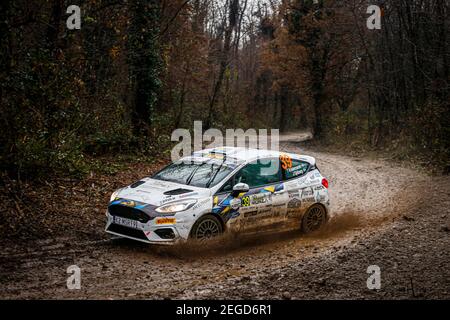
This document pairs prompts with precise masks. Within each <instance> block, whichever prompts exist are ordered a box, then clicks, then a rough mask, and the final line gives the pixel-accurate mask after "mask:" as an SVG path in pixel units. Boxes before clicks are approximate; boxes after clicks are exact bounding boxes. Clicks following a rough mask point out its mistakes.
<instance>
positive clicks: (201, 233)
mask: <svg viewBox="0 0 450 320" xmlns="http://www.w3.org/2000/svg"><path fill="white" fill-rule="evenodd" d="M222 231H223V229H222V224H221V223H220V221H219V219H217V218H216V217H214V216H211V215H206V216H203V217H201V218H200V219H198V220H197V221H196V222H195V224H194V226H193V227H192V231H191V237H192V238H194V239H199V240H208V239H211V238H214V237H217V236H218V235H220V234H221V233H222Z"/></svg>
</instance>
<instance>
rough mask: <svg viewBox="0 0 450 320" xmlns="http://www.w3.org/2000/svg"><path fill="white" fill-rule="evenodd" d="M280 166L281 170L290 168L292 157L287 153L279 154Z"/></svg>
mask: <svg viewBox="0 0 450 320" xmlns="http://www.w3.org/2000/svg"><path fill="white" fill-rule="evenodd" d="M280 160H281V167H282V168H283V170H286V169H290V168H292V158H291V157H290V156H288V155H287V154H282V155H280Z"/></svg>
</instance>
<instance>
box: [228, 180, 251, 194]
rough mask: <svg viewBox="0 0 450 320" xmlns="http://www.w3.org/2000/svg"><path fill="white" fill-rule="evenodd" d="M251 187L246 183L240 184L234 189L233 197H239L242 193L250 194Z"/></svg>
mask: <svg viewBox="0 0 450 320" xmlns="http://www.w3.org/2000/svg"><path fill="white" fill-rule="evenodd" d="M248 190H250V187H249V186H248V184H246V183H238V184H236V185H235V186H234V187H233V193H232V195H233V197H237V196H238V195H239V194H240V193H242V192H248Z"/></svg>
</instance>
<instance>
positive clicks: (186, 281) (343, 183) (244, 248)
mask: <svg viewBox="0 0 450 320" xmlns="http://www.w3.org/2000/svg"><path fill="white" fill-rule="evenodd" d="M282 148H283V149H284V150H285V151H292V152H296V153H302V152H303V149H301V148H299V147H298V146H297V145H295V144H283V146H282ZM305 153H307V154H309V155H312V156H315V157H316V159H317V163H318V166H319V169H320V170H321V171H322V173H323V174H324V175H325V176H326V177H327V178H328V179H329V180H330V194H331V210H332V218H331V220H330V223H329V224H328V225H327V227H326V228H325V229H324V230H323V231H321V232H320V233H318V234H314V235H310V236H307V237H306V236H301V235H300V234H299V232H298V231H283V232H273V233H270V234H264V235H256V236H255V235H253V236H237V237H234V236H233V235H229V236H225V237H224V238H222V239H221V240H220V241H219V243H217V244H216V243H213V244H210V245H208V246H206V247H205V246H203V247H199V246H198V245H193V244H189V243H188V244H181V245H177V246H173V247H154V246H148V245H145V244H140V243H136V242H133V241H128V240H108V239H107V238H105V240H99V241H91V242H84V243H79V242H77V241H76V239H65V240H61V239H60V240H58V239H56V240H55V241H49V243H48V244H46V246H44V247H41V248H39V247H37V248H30V249H29V250H25V251H24V250H23V249H20V246H18V247H17V248H15V249H11V250H6V251H4V252H3V253H2V254H0V259H1V262H0V285H1V287H2V290H1V292H0V297H1V298H181V299H183V298H209V297H214V296H215V295H216V294H217V293H218V292H229V291H230V290H231V291H232V290H233V288H235V287H236V285H237V284H239V283H245V284H247V286H248V287H258V286H259V285H260V284H259V281H260V280H261V279H264V277H267V276H268V275H274V274H277V272H279V271H280V270H284V268H289V267H290V266H292V265H298V264H302V263H303V262H304V261H307V260H308V259H312V258H317V257H327V256H336V255H339V253H340V252H341V251H342V250H344V249H348V248H351V247H354V246H355V245H356V244H357V243H358V242H360V241H361V240H364V239H366V238H368V237H372V236H373V235H375V234H377V235H379V234H382V233H383V232H384V231H385V230H386V229H387V228H389V226H390V224H391V222H392V221H393V219H395V218H396V217H398V216H401V215H403V214H406V213H407V212H410V210H411V208H412V207H414V206H415V204H416V203H417V201H419V200H420V197H417V194H418V193H417V190H420V189H422V188H426V186H427V185H429V184H430V183H431V179H430V178H429V177H427V176H425V175H421V174H419V173H417V172H415V171H413V170H410V169H405V168H401V167H398V166H395V165H393V164H391V163H389V162H388V161H381V160H370V159H356V158H350V157H346V156H340V155H334V154H328V153H323V152H308V151H307V150H305ZM17 250H18V252H17ZM72 264H76V265H78V266H79V267H80V268H81V269H82V289H81V290H75V291H69V290H67V289H66V279H67V276H68V275H67V274H66V268H67V267H68V266H69V265H72ZM313 281H315V280H314V279H313ZM272 295H273V293H270V292H268V293H267V298H270V297H271V296H272Z"/></svg>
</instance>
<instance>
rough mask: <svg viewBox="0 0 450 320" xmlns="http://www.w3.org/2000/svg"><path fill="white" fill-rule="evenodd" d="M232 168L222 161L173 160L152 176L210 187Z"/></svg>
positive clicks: (190, 184)
mask: <svg viewBox="0 0 450 320" xmlns="http://www.w3.org/2000/svg"><path fill="white" fill-rule="evenodd" d="M231 171H233V168H231V167H229V166H228V165H227V164H226V163H222V162H187V161H177V162H174V163H172V164H170V165H168V166H167V167H165V168H164V169H162V170H161V171H160V172H158V173H157V174H155V175H154V176H153V177H152V178H153V179H158V180H164V181H171V182H175V183H180V184H185V185H189V186H194V187H200V188H211V187H214V186H215V185H216V184H218V183H219V182H220V181H222V180H223V179H224V178H225V177H227V176H228V175H229V174H230V173H231Z"/></svg>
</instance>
